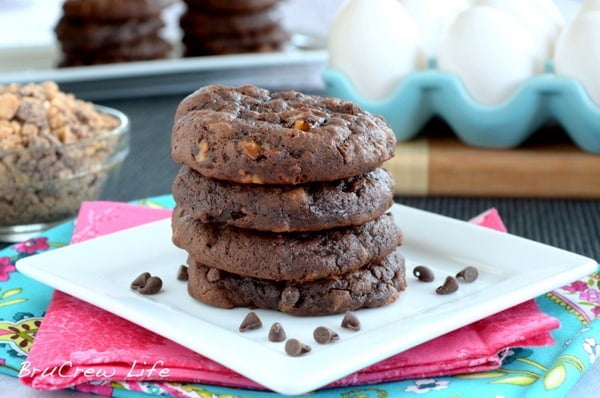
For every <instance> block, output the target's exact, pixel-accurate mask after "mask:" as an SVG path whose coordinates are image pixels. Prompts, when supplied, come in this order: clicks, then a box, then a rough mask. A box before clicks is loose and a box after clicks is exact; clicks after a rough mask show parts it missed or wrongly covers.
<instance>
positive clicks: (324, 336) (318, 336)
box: [313, 326, 340, 344]
mask: <svg viewBox="0 0 600 398" xmlns="http://www.w3.org/2000/svg"><path fill="white" fill-rule="evenodd" d="M313 337H314V338H315V341H316V342H317V343H319V344H327V343H331V342H333V341H336V340H339V338H340V336H338V334H337V333H336V332H334V331H333V330H331V329H329V328H328V327H326V326H319V327H317V328H316V329H315V330H314V331H313Z"/></svg>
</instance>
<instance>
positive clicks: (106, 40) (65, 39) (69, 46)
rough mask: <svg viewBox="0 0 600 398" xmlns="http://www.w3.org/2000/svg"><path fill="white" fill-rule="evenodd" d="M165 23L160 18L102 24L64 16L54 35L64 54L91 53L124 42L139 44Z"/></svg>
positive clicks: (155, 32)
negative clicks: (80, 51) (138, 42)
mask: <svg viewBox="0 0 600 398" xmlns="http://www.w3.org/2000/svg"><path fill="white" fill-rule="evenodd" d="M164 26H165V23H164V22H163V20H162V19H160V18H149V19H144V20H138V19H136V20H129V21H122V22H119V23H99V22H95V21H85V20H81V19H74V18H67V17H65V16H63V17H62V18H61V19H60V20H59V21H58V23H57V24H56V27H55V28H54V32H55V33H56V38H57V39H58V40H59V41H60V44H61V47H62V49H63V50H64V51H70V52H73V51H79V50H83V51H86V50H87V51H89V50H95V49H101V48H105V47H108V46H113V45H119V44H121V43H135V42H136V41H139V40H140V39H142V38H144V37H147V36H150V35H154V34H158V32H159V31H160V29H162V28H163V27H164Z"/></svg>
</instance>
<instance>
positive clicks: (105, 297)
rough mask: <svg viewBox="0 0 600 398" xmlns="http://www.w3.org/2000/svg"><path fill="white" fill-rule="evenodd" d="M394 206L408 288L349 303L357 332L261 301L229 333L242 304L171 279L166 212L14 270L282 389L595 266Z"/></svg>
mask: <svg viewBox="0 0 600 398" xmlns="http://www.w3.org/2000/svg"><path fill="white" fill-rule="evenodd" d="M392 211H393V213H394V216H395V220H396V222H397V224H398V225H399V226H400V227H401V229H402V230H403V232H404V235H405V242H404V244H403V246H402V247H401V248H399V250H400V251H401V252H402V253H403V254H404V256H405V257H406V258H407V267H406V269H407V279H408V288H407V290H406V292H404V293H402V294H401V296H400V298H399V299H398V301H397V302H395V303H393V304H390V305H388V306H385V307H382V308H377V309H366V310H360V311H357V312H356V315H357V316H358V318H359V320H360V321H361V324H362V329H361V330H360V331H359V332H352V331H348V330H344V329H342V328H341V327H340V321H341V318H342V316H341V315H336V316H326V317H312V318H298V317H292V316H289V315H286V314H282V313H279V312H276V311H265V310H258V311H257V313H258V315H259V317H260V318H261V319H262V321H263V324H264V325H265V327H263V328H262V329H259V330H255V331H251V332H246V333H240V332H238V327H239V325H240V323H241V321H242V319H243V318H244V316H245V315H246V314H247V312H248V310H247V309H233V310H224V309H218V308H213V307H209V306H206V305H204V304H202V303H200V302H198V301H196V300H194V299H192V298H190V297H189V296H188V294H187V292H186V288H185V283H184V282H181V281H178V280H177V279H176V273H177V270H178V268H179V265H180V264H182V263H184V262H185V258H186V255H185V253H184V252H183V251H182V250H180V249H178V248H176V247H174V246H173V244H172V243H171V227H170V220H164V221H158V222H154V223H150V224H146V225H143V226H140V227H136V228H131V229H128V230H125V231H122V232H118V233H115V234H111V235H107V236H104V237H100V238H97V239H93V240H90V241H87V242H83V243H79V244H75V245H71V246H67V247H64V248H61V249H57V250H54V251H50V252H46V253H42V254H39V255H36V256H32V257H27V258H24V259H22V260H20V261H18V263H17V268H18V270H19V271H20V272H22V273H24V274H26V275H28V276H30V277H32V278H34V279H37V280H39V281H41V282H43V283H46V284H48V285H50V286H52V287H54V288H56V289H59V290H62V291H64V292H66V293H68V294H71V295H73V296H75V297H78V298H80V299H82V300H85V301H87V302H90V303H92V304H94V305H96V306H98V307H101V308H103V309H106V310H107V311H110V312H112V313H115V314H117V315H119V316H121V317H123V318H126V319H128V320H130V321H132V322H135V323H137V324H139V325H141V326H143V327H145V328H147V329H150V330H152V331H154V332H156V333H158V334H160V335H163V336H165V337H167V338H169V339H171V340H173V341H176V342H178V343H180V344H182V345H184V346H186V347H188V348H190V349H191V350H194V351H196V352H198V353H201V354H203V355H205V356H207V357H209V358H212V359H213V360H215V361H217V362H219V363H221V364H223V365H225V366H227V367H229V368H231V369H233V370H235V371H237V372H238V373H240V374H242V375H244V376H246V377H248V378H250V379H252V380H254V381H256V382H258V383H260V384H262V385H264V386H266V387H267V388H270V389H272V390H274V391H276V392H279V393H282V394H288V395H296V394H302V393H306V392H309V391H312V390H314V389H317V388H319V387H322V386H325V385H326V384H328V383H330V382H333V381H335V380H337V379H339V378H341V377H343V376H345V375H348V374H350V373H352V372H354V371H357V370H359V369H361V368H364V367H366V366H368V365H371V364H373V363H375V362H377V361H380V360H383V359H385V358H387V357H389V356H392V355H394V354H397V353H399V352H401V351H404V350H406V349H408V348H411V347H413V346H415V345H418V344H420V343H422V342H424V341H427V340H430V339H432V338H435V337H437V336H440V335H442V334H444V333H446V332H449V331H451V330H454V329H457V328H459V327H461V326H464V325H466V324H468V323H471V322H474V321H476V320H478V319H481V318H483V317H486V316H488V315H491V314H493V313H496V312H498V311H501V310H504V309H506V308H508V307H511V306H514V305H516V304H518V303H521V302H523V301H526V300H528V299H530V298H533V297H536V296H538V295H540V294H543V293H546V292H548V291H550V290H552V289H555V288H557V287H559V286H562V285H564V284H567V283H569V282H571V281H573V280H576V279H578V278H580V277H582V276H585V275H587V274H590V273H592V272H594V271H595V270H596V262H595V261H594V260H592V259H590V258H586V257H583V256H580V255H578V254H574V253H570V252H567V251H564V250H561V249H557V248H553V247H550V246H547V245H543V244H540V243H537V242H533V241H531V240H527V239H523V238H520V237H516V236H514V235H510V234H506V233H501V232H497V231H493V230H490V229H487V228H483V227H479V226H476V225H473V224H469V223H467V222H463V221H458V220H455V219H451V218H448V217H444V216H440V215H436V214H432V213H428V212H425V211H421V210H417V209H413V208H410V207H406V206H401V205H394V206H393V208H392ZM417 264H426V265H427V266H429V267H430V268H432V269H433V270H434V272H435V273H436V281H434V282H433V283H422V282H418V281H416V280H415V278H414V277H412V269H413V267H414V266H415V265H417ZM467 265H472V266H475V267H476V268H477V269H478V270H479V278H478V279H477V280H476V281H475V282H473V283H470V284H465V283H462V284H461V285H460V289H459V290H458V291H457V292H456V293H453V294H450V295H446V296H440V295H436V294H435V288H436V287H437V286H438V285H439V284H440V283H441V281H443V279H445V276H446V275H454V274H455V273H456V272H457V271H459V270H461V269H462V268H464V267H465V266H467ZM145 271H148V272H150V273H152V274H153V275H158V276H160V277H161V278H162V279H163V290H162V291H161V292H160V293H159V294H156V295H152V296H142V295H140V294H138V293H136V292H134V291H132V290H131V289H130V287H129V285H130V283H131V281H132V280H133V279H134V278H135V277H136V276H137V275H139V274H140V273H142V272H145ZM273 322H280V323H281V324H282V325H283V327H284V329H285V330H286V333H287V336H288V337H295V338H298V339H299V340H301V341H303V342H305V343H307V344H309V345H310V346H311V347H312V351H311V352H309V353H308V354H306V355H303V356H301V357H290V356H288V355H287V354H286V353H285V350H284V345H283V344H281V343H272V342H269V341H268V339H267V333H268V329H269V326H270V325H271V324H272V323H273ZM181 325H186V327H185V328H183V327H180V326H181ZM321 325H324V326H328V327H331V328H332V329H334V330H336V331H337V332H338V333H339V335H340V339H339V340H338V341H336V342H334V343H333V344H327V345H319V344H316V343H315V342H314V341H313V340H312V332H313V330H314V328H315V327H317V326H321Z"/></svg>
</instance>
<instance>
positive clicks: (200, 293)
mask: <svg viewBox="0 0 600 398" xmlns="http://www.w3.org/2000/svg"><path fill="white" fill-rule="evenodd" d="M189 269H190V280H189V282H188V293H189V294H190V295H191V296H192V297H194V298H196V299H198V300H200V301H202V302H204V303H206V304H210V305H214V306H217V307H222V308H233V307H251V308H266V309H273V310H278V311H282V312H286V313H289V314H292V315H299V316H317V315H331V314H342V313H345V312H346V311H354V310H357V309H359V308H374V307H380V306H383V305H386V304H389V303H392V302H394V301H395V300H396V299H397V298H398V297H399V294H400V292H402V291H403V290H404V289H406V273H405V262H404V258H403V257H402V255H401V254H400V253H398V252H397V251H394V252H393V253H391V254H389V255H388V256H386V257H385V258H384V259H383V260H382V261H381V262H380V263H378V264H370V265H368V266H365V267H363V268H361V269H359V270H356V271H351V272H349V273H346V274H344V275H341V276H339V277H337V278H324V279H317V280H315V281H312V282H307V283H298V282H282V281H269V280H264V279H258V278H250V277H243V276H239V275H235V274H231V273H228V272H220V278H219V279H218V280H213V281H209V280H208V278H207V274H208V273H209V271H210V269H211V268H209V267H207V266H204V265H201V264H198V263H194V262H193V261H192V262H191V263H190V265H189ZM289 290H294V291H297V292H298V296H297V299H296V300H294V301H293V302H290V301H288V300H286V299H284V298H283V296H284V295H285V291H289Z"/></svg>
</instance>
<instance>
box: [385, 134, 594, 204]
mask: <svg viewBox="0 0 600 398" xmlns="http://www.w3.org/2000/svg"><path fill="white" fill-rule="evenodd" d="M384 166H385V167H386V168H387V169H388V170H389V171H390V172H391V173H392V175H393V177H394V181H395V193H396V194H397V195H431V196H492V197H535V198H600V155H598V154H591V153H587V152H584V151H582V150H581V149H579V148H578V147H576V146H575V145H574V144H573V143H572V142H571V141H570V140H569V139H568V137H563V139H558V140H557V139H555V138H550V139H547V140H545V139H544V137H537V139H536V140H534V141H533V142H531V143H526V144H525V145H523V146H521V147H518V148H514V149H482V148H475V147H471V146H467V145H465V144H463V143H462V142H461V141H459V140H458V139H457V138H456V137H455V136H453V135H445V136H435V137H425V138H419V139H416V140H413V141H408V142H399V143H398V144H397V146H396V156H395V157H394V158H393V159H391V160H389V161H388V162H386V163H385V165H384Z"/></svg>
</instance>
